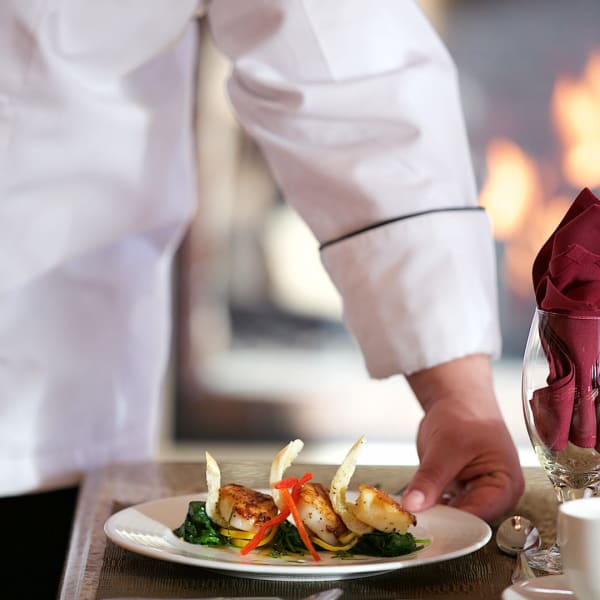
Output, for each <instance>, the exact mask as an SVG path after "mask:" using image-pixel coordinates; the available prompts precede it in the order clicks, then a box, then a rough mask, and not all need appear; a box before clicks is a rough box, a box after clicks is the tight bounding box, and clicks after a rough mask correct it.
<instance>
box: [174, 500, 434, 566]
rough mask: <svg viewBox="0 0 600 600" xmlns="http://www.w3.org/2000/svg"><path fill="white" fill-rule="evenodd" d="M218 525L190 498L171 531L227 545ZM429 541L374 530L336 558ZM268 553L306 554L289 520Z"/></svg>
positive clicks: (400, 550)
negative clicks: (179, 521)
mask: <svg viewBox="0 0 600 600" xmlns="http://www.w3.org/2000/svg"><path fill="white" fill-rule="evenodd" d="M219 529H220V528H219V526H218V525H217V524H216V523H214V522H213V521H211V520H210V519H209V517H208V515H207V514H206V502H202V501H199V500H198V501H192V502H190V503H189V505H188V511H187V515H186V517H185V521H184V522H183V523H182V524H181V525H180V526H179V527H177V529H174V530H173V533H174V534H175V535H176V536H177V537H180V538H183V539H184V540H185V541H186V542H189V543H190V544H204V545H208V546H227V545H229V538H227V537H226V536H223V535H221V534H220V533H219ZM428 542H429V540H416V539H415V537H414V536H413V535H412V534H411V533H404V534H402V533H383V532H381V531H374V532H373V533H367V534H365V535H362V536H361V537H360V539H359V540H358V542H357V543H356V544H355V545H354V546H353V547H352V550H350V551H348V552H344V553H338V554H336V556H338V557H339V558H348V557H350V556H353V555H356V554H366V555H367V556H401V555H402V554H410V553H411V552H416V551H417V550H421V549H422V548H423V547H424V546H423V545H424V544H427V543H428ZM270 547H271V556H273V557H277V556H285V555H286V554H306V552H307V548H306V546H305V545H304V542H303V541H302V538H301V537H300V534H299V533H298V530H297V529H296V527H295V526H294V525H292V523H290V522H289V521H284V522H283V523H281V524H280V525H279V528H278V529H277V533H276V534H275V537H274V538H273V541H272V542H271V544H270Z"/></svg>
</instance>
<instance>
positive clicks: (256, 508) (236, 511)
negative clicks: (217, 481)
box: [219, 483, 277, 532]
mask: <svg viewBox="0 0 600 600" xmlns="http://www.w3.org/2000/svg"><path fill="white" fill-rule="evenodd" d="M219 513H220V514H221V515H222V516H223V518H224V519H225V520H226V521H227V523H228V525H229V527H231V528H234V529H240V530H242V531H251V532H256V531H258V530H259V529H260V527H261V525H263V524H264V523H266V522H267V521H268V520H269V519H272V518H273V517H274V516H275V515H276V514H277V506H276V505H275V502H274V501H273V498H272V497H271V496H270V495H269V494H264V493H263V492H259V491H257V490H253V489H251V488H247V487H244V486H243V485H238V484H235V483H230V484H228V485H224V486H223V487H221V489H220V490H219Z"/></svg>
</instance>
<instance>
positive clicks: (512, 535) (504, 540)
mask: <svg viewBox="0 0 600 600" xmlns="http://www.w3.org/2000/svg"><path fill="white" fill-rule="evenodd" d="M541 543H542V540H541V538H540V534H539V532H538V530H537V529H536V528H535V527H534V525H533V523H532V522H531V521H530V520H529V519H526V518H525V517H522V516H521V515H513V516H512V517H509V518H508V519H506V520H504V521H503V522H502V523H501V524H500V527H498V530H497V531H496V544H497V546H498V548H500V550H501V551H502V552H504V553H505V554H508V555H509V556H516V557H517V564H516V565H515V568H514V570H513V573H512V576H511V581H512V583H517V582H518V581H525V580H527V579H533V578H534V577H535V573H534V572H533V571H532V569H531V567H530V566H529V563H528V562H527V554H528V553H529V552H531V551H532V550H538V549H539V548H540V546H541Z"/></svg>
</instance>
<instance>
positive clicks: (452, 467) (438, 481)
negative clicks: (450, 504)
mask: <svg viewBox="0 0 600 600" xmlns="http://www.w3.org/2000/svg"><path fill="white" fill-rule="evenodd" d="M461 458H462V457H460V455H459V454H454V453H452V452H447V451H446V450H444V449H443V448H442V447H439V446H438V447H436V448H434V447H433V446H431V449H430V450H429V451H427V452H425V454H424V455H423V456H422V457H421V464H420V466H419V468H418V469H417V472H416V473H415V475H414V476H413V478H412V480H411V482H410V483H409V484H408V486H407V488H406V491H405V492H404V494H403V496H402V506H403V507H404V508H405V509H406V510H408V511H410V512H420V511H422V510H425V509H427V508H430V507H431V506H434V505H435V504H437V503H438V501H439V500H440V499H441V497H442V495H443V494H444V493H445V492H448V491H450V490H451V488H452V487H453V485H452V482H454V480H455V478H456V476H457V475H458V473H459V471H460V470H461V468H462V467H463V466H464V461H463V460H461Z"/></svg>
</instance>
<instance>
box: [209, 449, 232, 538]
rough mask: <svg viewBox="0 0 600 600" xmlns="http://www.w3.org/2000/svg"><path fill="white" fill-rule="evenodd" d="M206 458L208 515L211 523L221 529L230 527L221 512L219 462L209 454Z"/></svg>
mask: <svg viewBox="0 0 600 600" xmlns="http://www.w3.org/2000/svg"><path fill="white" fill-rule="evenodd" d="M205 456H206V514H207V515H208V517H209V519H210V520H211V521H214V522H215V523H216V524H217V525H220V526H221V527H228V526H229V523H228V522H227V519H225V518H224V517H223V515H221V511H220V510H219V491H220V489H221V470H220V469H219V465H218V464H217V461H216V460H215V459H214V458H213V457H212V456H211V455H210V454H209V453H208V452H206V453H205Z"/></svg>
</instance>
